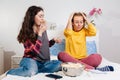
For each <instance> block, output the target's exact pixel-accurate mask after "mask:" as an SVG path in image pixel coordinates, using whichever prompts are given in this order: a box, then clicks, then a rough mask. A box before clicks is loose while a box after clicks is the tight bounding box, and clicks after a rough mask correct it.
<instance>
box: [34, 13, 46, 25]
mask: <svg viewBox="0 0 120 80" xmlns="http://www.w3.org/2000/svg"><path fill="white" fill-rule="evenodd" d="M43 22H44V12H43V11H39V12H38V13H37V14H36V15H35V24H36V25H37V26H40V25H41V24H42V23H43Z"/></svg>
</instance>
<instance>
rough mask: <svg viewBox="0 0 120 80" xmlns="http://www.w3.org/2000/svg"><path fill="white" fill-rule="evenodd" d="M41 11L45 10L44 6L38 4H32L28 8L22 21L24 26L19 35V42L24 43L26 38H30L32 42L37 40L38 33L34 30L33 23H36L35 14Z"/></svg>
mask: <svg viewBox="0 0 120 80" xmlns="http://www.w3.org/2000/svg"><path fill="white" fill-rule="evenodd" d="M39 11H44V10H43V8H42V7H38V6H31V7H29V8H28V10H27V12H26V14H25V17H24V20H23V23H22V27H21V29H20V32H19V34H18V36H17V40H18V41H19V43H24V42H25V41H26V40H30V41H31V42H33V43H34V42H35V40H36V39H37V34H35V33H34V31H33V25H34V23H35V22H34V18H35V15H36V14H37V13H38V12H39Z"/></svg>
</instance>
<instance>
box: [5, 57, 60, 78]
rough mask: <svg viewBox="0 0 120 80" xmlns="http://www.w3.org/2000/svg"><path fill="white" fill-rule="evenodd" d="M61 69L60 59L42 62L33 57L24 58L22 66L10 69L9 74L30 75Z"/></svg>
mask: <svg viewBox="0 0 120 80" xmlns="http://www.w3.org/2000/svg"><path fill="white" fill-rule="evenodd" d="M59 70H61V62H60V61H58V60H51V61H47V62H40V61H36V60H33V59H31V58H23V59H22V60H21V62H20V67H18V68H15V69H11V70H9V71H8V72H7V74H10V75H18V76H24V77H30V76H33V75H35V74H37V73H41V72H42V73H53V72H57V71H59Z"/></svg>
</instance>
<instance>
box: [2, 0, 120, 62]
mask: <svg viewBox="0 0 120 80" xmlns="http://www.w3.org/2000/svg"><path fill="white" fill-rule="evenodd" d="M119 3H120V1H119V0H12V1H10V0H0V45H2V46H3V47H4V49H5V51H6V52H7V51H13V52H15V53H17V54H23V46H22V45H21V44H19V43H18V41H17V39H16V37H17V35H18V32H19V28H20V26H21V23H22V20H23V17H24V14H25V11H26V10H27V8H28V7H29V6H31V5H39V6H42V7H43V8H44V10H45V18H46V20H47V21H50V22H55V23H56V24H57V25H63V26H65V25H66V23H67V19H68V17H69V15H70V13H71V12H74V11H82V12H86V13H88V12H89V11H90V10H91V9H92V8H94V7H96V8H101V9H102V11H103V14H102V16H101V17H99V18H98V19H97V20H96V27H97V28H98V29H99V32H100V34H99V35H100V40H99V41H100V46H99V51H100V53H101V54H102V55H103V56H105V57H106V58H107V59H109V60H112V61H114V62H119V63H120V59H119V57H120V54H119V53H120V50H119V47H120V42H119V41H120V31H119V30H120V27H119V25H120V23H119V22H120V10H119V7H120V5H119Z"/></svg>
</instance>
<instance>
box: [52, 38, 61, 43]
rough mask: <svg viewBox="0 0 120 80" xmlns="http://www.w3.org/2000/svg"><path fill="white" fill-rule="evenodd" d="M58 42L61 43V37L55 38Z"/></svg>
mask: <svg viewBox="0 0 120 80" xmlns="http://www.w3.org/2000/svg"><path fill="white" fill-rule="evenodd" d="M53 39H54V41H55V42H56V43H61V42H62V40H61V39H60V38H53Z"/></svg>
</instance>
